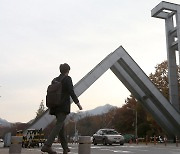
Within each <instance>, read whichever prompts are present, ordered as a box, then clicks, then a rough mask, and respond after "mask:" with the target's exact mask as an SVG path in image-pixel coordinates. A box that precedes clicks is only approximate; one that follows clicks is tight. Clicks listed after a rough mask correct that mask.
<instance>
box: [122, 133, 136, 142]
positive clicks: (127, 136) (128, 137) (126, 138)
mask: <svg viewBox="0 0 180 154" xmlns="http://www.w3.org/2000/svg"><path fill="white" fill-rule="evenodd" d="M123 136H124V141H125V143H129V142H130V141H132V142H134V141H135V136H134V135H133V134H123Z"/></svg>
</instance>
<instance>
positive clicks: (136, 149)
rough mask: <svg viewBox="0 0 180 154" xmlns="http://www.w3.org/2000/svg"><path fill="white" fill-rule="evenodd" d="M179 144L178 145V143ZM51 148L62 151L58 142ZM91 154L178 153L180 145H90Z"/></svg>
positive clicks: (30, 153)
mask: <svg viewBox="0 0 180 154" xmlns="http://www.w3.org/2000/svg"><path fill="white" fill-rule="evenodd" d="M179 146H180V145H179ZM69 147H70V149H71V152H70V153H69V154H78V145H77V144H69ZM53 148H54V149H55V150H56V151H57V152H58V154H61V153H62V148H61V146H60V145H59V144H53ZM8 153H9V149H8V148H3V147H2V146H0V154H8ZM21 154H42V153H41V151H40V148H29V149H24V148H23V149H22V153H21ZM91 154H180V147H176V145H175V144H169V145H167V146H166V147H165V146H164V144H158V145H153V144H151V145H150V144H149V145H145V144H138V145H136V144H125V145H124V146H119V145H114V146H102V145H98V146H94V145H92V146H91Z"/></svg>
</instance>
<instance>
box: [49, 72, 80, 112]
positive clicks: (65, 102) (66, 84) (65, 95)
mask: <svg viewBox="0 0 180 154" xmlns="http://www.w3.org/2000/svg"><path fill="white" fill-rule="evenodd" d="M63 76H64V75H62V74H60V75H59V76H58V77H56V78H54V79H53V81H54V80H55V81H60V80H61V78H62V77H63ZM53 81H52V82H53ZM70 97H71V98H72V100H73V101H74V102H75V103H76V104H77V103H79V100H78V98H77V96H76V94H75V93H74V89H73V83H72V79H71V77H70V76H65V77H64V78H63V80H62V96H61V98H62V104H61V105H60V106H58V107H56V108H51V109H50V114H53V115H56V114H57V113H59V112H64V113H66V114H69V113H70V111H71V109H70V108H71V103H70Z"/></svg>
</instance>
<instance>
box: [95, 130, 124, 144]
mask: <svg viewBox="0 0 180 154" xmlns="http://www.w3.org/2000/svg"><path fill="white" fill-rule="evenodd" d="M93 144H94V145H97V144H103V145H107V144H109V145H112V144H120V145H124V137H123V136H122V135H121V134H119V133H118V132H117V131H115V130H114V129H99V130H98V131H97V132H96V133H95V134H94V135H93Z"/></svg>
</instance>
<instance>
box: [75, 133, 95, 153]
mask: <svg viewBox="0 0 180 154" xmlns="http://www.w3.org/2000/svg"><path fill="white" fill-rule="evenodd" d="M78 142H79V147H78V154H90V153H91V143H92V141H91V137H90V136H80V137H79V140H78Z"/></svg>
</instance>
